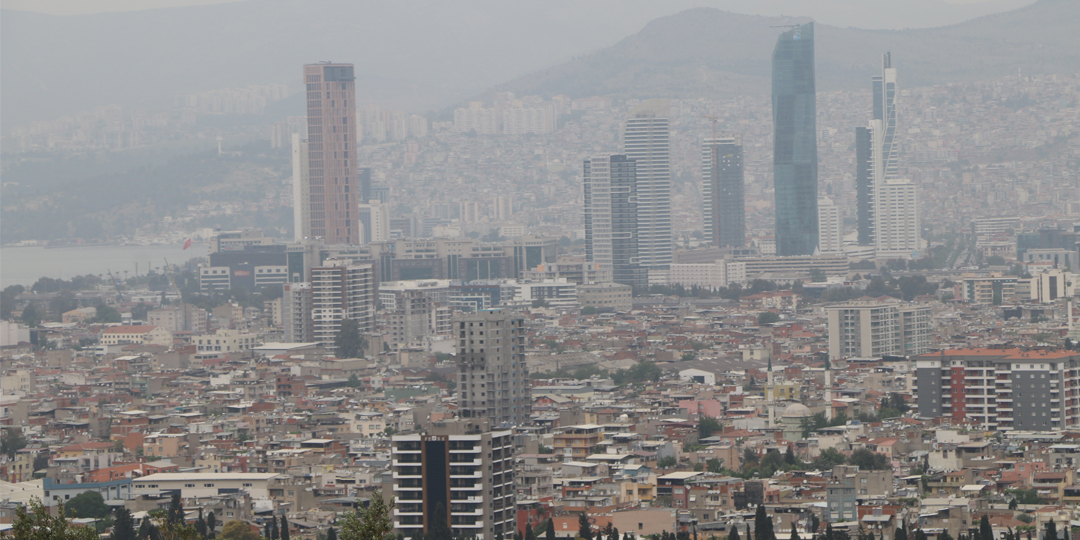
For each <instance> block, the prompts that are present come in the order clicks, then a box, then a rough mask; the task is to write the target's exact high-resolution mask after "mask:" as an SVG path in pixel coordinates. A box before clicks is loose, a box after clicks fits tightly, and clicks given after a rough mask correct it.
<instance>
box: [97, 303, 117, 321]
mask: <svg viewBox="0 0 1080 540" xmlns="http://www.w3.org/2000/svg"><path fill="white" fill-rule="evenodd" d="M94 310H95V314H94V318H93V319H92V320H93V322H96V323H118V322H120V321H122V320H123V318H122V317H121V316H120V312H119V311H118V310H117V309H116V308H114V307H112V306H110V305H107V304H106V303H105V302H103V301H101V300H98V302H97V304H95V305H94Z"/></svg>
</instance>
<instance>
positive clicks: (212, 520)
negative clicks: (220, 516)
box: [206, 510, 217, 538]
mask: <svg viewBox="0 0 1080 540" xmlns="http://www.w3.org/2000/svg"><path fill="white" fill-rule="evenodd" d="M216 529H217V516H215V515H214V511H213V510H211V511H210V513H209V514H206V533H207V537H208V538H213V537H214V535H215V534H217V531H216Z"/></svg>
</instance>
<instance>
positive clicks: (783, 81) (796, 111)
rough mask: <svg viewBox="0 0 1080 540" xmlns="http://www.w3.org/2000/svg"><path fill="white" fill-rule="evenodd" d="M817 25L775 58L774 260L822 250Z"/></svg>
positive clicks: (800, 31) (788, 39)
mask: <svg viewBox="0 0 1080 540" xmlns="http://www.w3.org/2000/svg"><path fill="white" fill-rule="evenodd" d="M816 98H817V94H816V90H815V82H814V23H806V24H804V25H802V26H799V27H796V28H792V29H791V30H788V31H786V32H784V33H782V34H780V37H779V38H777V40H776V48H775V49H774V50H773V56H772V116H773V182H774V186H775V197H776V203H775V206H776V232H775V234H776V254H777V255H781V256H787V255H813V254H814V251H815V250H816V249H817V247H818V221H817V220H818V212H817V198H818V193H817V176H818V155H817V103H816Z"/></svg>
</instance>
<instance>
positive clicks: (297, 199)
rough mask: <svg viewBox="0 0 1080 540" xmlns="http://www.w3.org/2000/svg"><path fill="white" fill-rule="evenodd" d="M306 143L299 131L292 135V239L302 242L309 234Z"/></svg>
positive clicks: (309, 179) (309, 196)
mask: <svg viewBox="0 0 1080 540" xmlns="http://www.w3.org/2000/svg"><path fill="white" fill-rule="evenodd" d="M308 165H310V163H308V143H307V139H301V138H300V134H299V133H293V135H292V188H293V239H294V241H296V242H303V241H304V239H305V238H308V237H310V236H311V178H310V176H309V175H308V170H309V169H308Z"/></svg>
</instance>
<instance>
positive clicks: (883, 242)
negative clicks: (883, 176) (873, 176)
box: [874, 179, 921, 258]
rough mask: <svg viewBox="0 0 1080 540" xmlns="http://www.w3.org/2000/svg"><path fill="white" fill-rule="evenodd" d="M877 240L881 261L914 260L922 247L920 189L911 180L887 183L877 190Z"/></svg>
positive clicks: (878, 254) (897, 180) (875, 237)
mask: <svg viewBox="0 0 1080 540" xmlns="http://www.w3.org/2000/svg"><path fill="white" fill-rule="evenodd" d="M874 191H875V194H876V195H875V197H874V198H875V201H874V202H875V204H874V206H875V211H874V224H875V226H874V240H875V245H876V251H877V256H878V257H890V258H892V257H897V258H899V257H912V256H914V255H915V254H916V253H918V251H919V247H920V245H921V241H920V236H921V234H920V233H921V231H920V226H919V188H918V186H916V185H915V184H914V183H912V182H911V181H910V180H900V179H894V180H886V181H885V182H883V183H881V184H878V185H877V186H876V187H875V189H874Z"/></svg>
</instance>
